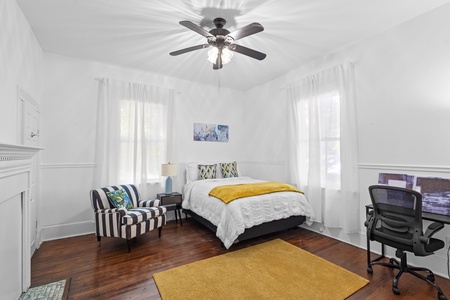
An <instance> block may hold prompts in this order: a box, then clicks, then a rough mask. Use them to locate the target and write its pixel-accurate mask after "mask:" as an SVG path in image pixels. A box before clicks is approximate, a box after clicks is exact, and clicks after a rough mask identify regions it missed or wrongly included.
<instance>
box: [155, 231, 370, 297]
mask: <svg viewBox="0 0 450 300" xmlns="http://www.w3.org/2000/svg"><path fill="white" fill-rule="evenodd" d="M153 278H154V279H155V282H156V286H157V287H158V290H159V293H160V295H161V298H162V299H163V300H171V299H196V300H197V299H297V300H298V299H308V300H309V299H333V300H336V299H345V298H347V297H348V296H350V295H352V294H353V293H355V292H356V291H358V290H359V289H361V288H362V287H364V286H365V285H366V284H367V283H369V281H368V280H367V279H365V278H362V277H360V276H358V275H356V274H354V273H352V272H350V271H348V270H346V269H344V268H342V267H340V266H337V265H335V264H332V263H330V262H328V261H326V260H324V259H322V258H320V257H317V256H315V255H313V254H311V253H309V252H307V251H304V250H302V249H300V248H298V247H296V246H294V245H292V244H289V243H287V242H285V241H282V240H280V239H275V240H272V241H269V242H266V243H263V244H259V245H256V246H252V247H249V248H245V249H241V250H237V251H234V252H229V253H226V254H223V255H219V256H215V257H212V258H208V259H205V260H201V261H198V262H194V263H191V264H187V265H184V266H180V267H177V268H173V269H170V270H167V271H163V272H161V273H156V274H153Z"/></svg>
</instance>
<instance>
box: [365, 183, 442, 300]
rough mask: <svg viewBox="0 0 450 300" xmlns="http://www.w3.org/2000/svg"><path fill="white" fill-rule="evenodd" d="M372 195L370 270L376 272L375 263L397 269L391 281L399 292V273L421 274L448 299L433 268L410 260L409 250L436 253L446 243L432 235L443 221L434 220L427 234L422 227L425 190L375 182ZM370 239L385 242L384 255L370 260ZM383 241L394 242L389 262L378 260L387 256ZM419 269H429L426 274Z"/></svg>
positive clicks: (368, 251) (439, 295) (368, 255)
mask: <svg viewBox="0 0 450 300" xmlns="http://www.w3.org/2000/svg"><path fill="white" fill-rule="evenodd" d="M369 194H370V199H371V200H372V205H373V210H372V211H370V212H369V215H368V216H367V221H366V222H365V223H364V225H365V226H366V227H367V264H368V268H367V272H368V273H369V274H372V273H373V269H372V266H373V265H381V266H385V267H389V268H394V269H398V270H399V272H398V273H397V275H395V278H394V282H393V284H392V291H393V292H394V294H396V295H399V294H400V289H399V288H398V282H399V280H400V276H401V275H402V274H403V273H405V272H407V273H410V274H412V275H414V276H415V277H417V278H420V279H422V280H424V281H426V282H428V283H430V284H431V285H433V286H434V287H435V288H436V289H437V291H438V299H439V300H444V299H447V298H446V297H445V295H444V293H443V292H442V290H441V289H440V288H439V286H438V285H437V284H436V283H435V282H434V281H435V278H434V274H433V272H432V271H431V270H429V269H426V268H420V267H413V266H409V265H408V264H407V259H406V252H412V253H414V255H416V256H427V255H431V254H434V251H436V250H439V249H441V248H444V246H445V244H444V242H443V241H441V240H439V239H435V238H432V236H433V235H434V234H435V233H436V232H438V231H439V230H441V229H442V228H443V227H444V224H442V223H438V222H434V223H432V224H430V226H428V228H427V230H426V232H425V234H424V233H423V230H422V227H423V224H422V194H420V193H419V192H416V191H413V190H409V189H404V188H399V187H392V186H384V185H373V186H370V187H369ZM370 241H377V242H379V243H381V244H382V247H383V248H382V249H383V250H382V255H381V256H380V257H378V258H376V259H375V260H372V261H371V260H370ZM384 245H388V246H391V247H393V248H395V249H397V250H396V252H395V255H396V257H398V258H400V261H398V260H396V259H395V258H390V259H389V262H382V261H379V260H380V259H382V258H383V257H384ZM417 271H420V272H427V273H428V275H427V276H426V277H425V276H423V275H422V274H420V273H418V272H417Z"/></svg>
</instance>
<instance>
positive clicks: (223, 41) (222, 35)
mask: <svg viewBox="0 0 450 300" xmlns="http://www.w3.org/2000/svg"><path fill="white" fill-rule="evenodd" d="M226 22H227V21H226V20H225V19H223V18H216V19H214V25H215V26H216V28H214V29H211V30H210V31H209V32H208V31H206V30H205V29H203V28H202V27H200V26H198V25H196V24H194V23H192V22H191V21H181V22H180V24H181V25H183V26H185V27H187V28H188V29H191V30H193V31H195V32H197V33H198V34H201V35H203V36H204V37H206V39H207V42H208V43H207V44H202V45H197V46H192V47H188V48H184V49H181V50H177V51H173V52H170V55H172V56H176V55H180V54H183V53H187V52H191V51H194V50H200V49H204V48H208V47H210V46H211V47H213V48H212V49H211V50H209V51H208V60H209V61H211V62H212V63H213V69H214V70H218V69H221V68H222V67H223V65H224V64H226V63H228V62H229V61H230V60H231V57H232V56H233V52H237V53H240V54H243V55H247V56H249V57H251V58H254V59H258V60H263V59H264V58H265V57H266V54H264V53H261V52H259V51H256V50H253V49H250V48H247V47H244V46H240V45H237V44H234V41H236V40H238V39H242V38H244V37H247V36H249V35H252V34H255V33H258V32H261V31H263V30H264V27H263V26H262V25H261V24H259V23H251V24H249V25H247V26H244V27H242V28H239V29H236V30H235V31H233V32H230V31H228V30H226V29H224V28H223V26H224V25H225V24H226Z"/></svg>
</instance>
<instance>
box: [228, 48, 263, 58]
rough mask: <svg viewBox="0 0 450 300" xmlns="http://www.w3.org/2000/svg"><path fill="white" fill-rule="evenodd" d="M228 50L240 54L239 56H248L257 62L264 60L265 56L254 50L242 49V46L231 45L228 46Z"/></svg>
mask: <svg viewBox="0 0 450 300" xmlns="http://www.w3.org/2000/svg"><path fill="white" fill-rule="evenodd" d="M228 49H230V50H231V51H234V52H237V53H240V54H244V55H247V56H250V57H251V58H254V59H258V60H263V59H264V58H266V55H265V54H264V53H262V52H259V51H256V50H253V49H250V48H247V47H244V46H240V45H236V44H232V45H230V46H228Z"/></svg>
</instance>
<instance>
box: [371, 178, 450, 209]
mask: <svg viewBox="0 0 450 300" xmlns="http://www.w3.org/2000/svg"><path fill="white" fill-rule="evenodd" d="M378 183H380V184H386V185H391V186H398V187H403V188H407V189H412V190H415V191H418V192H420V193H421V194H422V211H423V212H428V213H433V214H438V215H444V216H450V179H446V178H440V177H423V176H413V175H407V174H391V173H380V174H379V176H378Z"/></svg>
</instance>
